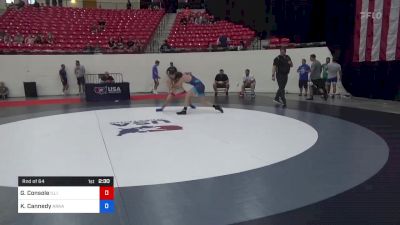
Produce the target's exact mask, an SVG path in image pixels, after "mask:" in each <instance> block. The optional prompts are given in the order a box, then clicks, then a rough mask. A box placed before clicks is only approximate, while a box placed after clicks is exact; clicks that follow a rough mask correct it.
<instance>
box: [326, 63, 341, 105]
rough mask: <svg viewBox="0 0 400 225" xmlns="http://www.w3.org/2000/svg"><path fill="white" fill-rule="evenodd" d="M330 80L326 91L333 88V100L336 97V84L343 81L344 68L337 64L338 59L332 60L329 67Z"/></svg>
mask: <svg viewBox="0 0 400 225" xmlns="http://www.w3.org/2000/svg"><path fill="white" fill-rule="evenodd" d="M327 72H328V79H327V80H326V89H327V92H328V93H329V90H330V89H331V86H332V98H334V97H335V95H336V84H337V82H338V81H340V80H341V76H342V67H341V66H340V64H339V63H337V61H336V59H334V58H333V59H332V62H331V63H329V64H328V65H327Z"/></svg>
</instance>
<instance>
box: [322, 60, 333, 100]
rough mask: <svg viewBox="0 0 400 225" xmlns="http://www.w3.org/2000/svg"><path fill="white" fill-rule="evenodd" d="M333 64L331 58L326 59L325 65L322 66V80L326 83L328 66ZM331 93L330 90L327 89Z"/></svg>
mask: <svg viewBox="0 0 400 225" xmlns="http://www.w3.org/2000/svg"><path fill="white" fill-rule="evenodd" d="M330 62H331V58H329V57H326V59H325V63H324V64H322V79H323V80H324V82H325V83H326V80H328V64H329V63H330ZM326 90H327V91H328V93H329V89H328V88H327V89H326Z"/></svg>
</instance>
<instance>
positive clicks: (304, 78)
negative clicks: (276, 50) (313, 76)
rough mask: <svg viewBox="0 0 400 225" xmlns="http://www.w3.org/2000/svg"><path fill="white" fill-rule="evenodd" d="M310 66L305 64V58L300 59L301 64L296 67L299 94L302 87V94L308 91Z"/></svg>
mask: <svg viewBox="0 0 400 225" xmlns="http://www.w3.org/2000/svg"><path fill="white" fill-rule="evenodd" d="M310 70H311V68H310V66H309V65H307V64H306V59H302V60H301V66H299V68H298V69H297V72H298V73H299V89H300V94H299V96H302V95H303V88H304V95H305V96H307V93H308V91H307V90H308V73H310Z"/></svg>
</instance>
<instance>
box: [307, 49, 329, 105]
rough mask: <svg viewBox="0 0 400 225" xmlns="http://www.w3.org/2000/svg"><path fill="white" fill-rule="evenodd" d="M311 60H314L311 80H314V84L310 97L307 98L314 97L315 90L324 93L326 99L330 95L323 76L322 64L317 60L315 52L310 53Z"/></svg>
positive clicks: (311, 98)
mask: <svg viewBox="0 0 400 225" xmlns="http://www.w3.org/2000/svg"><path fill="white" fill-rule="evenodd" d="M310 61H311V62H312V64H311V71H310V80H311V82H312V86H311V88H310V97H309V98H307V100H313V99H314V92H315V90H316V91H317V92H319V93H322V94H323V95H324V99H325V100H326V99H327V97H328V95H327V93H326V90H325V83H324V80H323V79H322V78H321V72H322V65H321V63H320V62H319V61H318V60H317V57H316V56H315V54H311V55H310Z"/></svg>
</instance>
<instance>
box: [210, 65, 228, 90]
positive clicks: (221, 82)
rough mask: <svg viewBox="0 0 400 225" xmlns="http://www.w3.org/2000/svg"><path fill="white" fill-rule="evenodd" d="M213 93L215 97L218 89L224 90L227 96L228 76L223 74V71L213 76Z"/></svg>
mask: <svg viewBox="0 0 400 225" xmlns="http://www.w3.org/2000/svg"><path fill="white" fill-rule="evenodd" d="M213 87H214V92H215V96H217V95H218V91H217V89H218V88H225V94H226V95H228V91H229V78H228V75H226V74H225V73H224V70H223V69H220V70H219V74H217V75H215V80H214V85H213Z"/></svg>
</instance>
